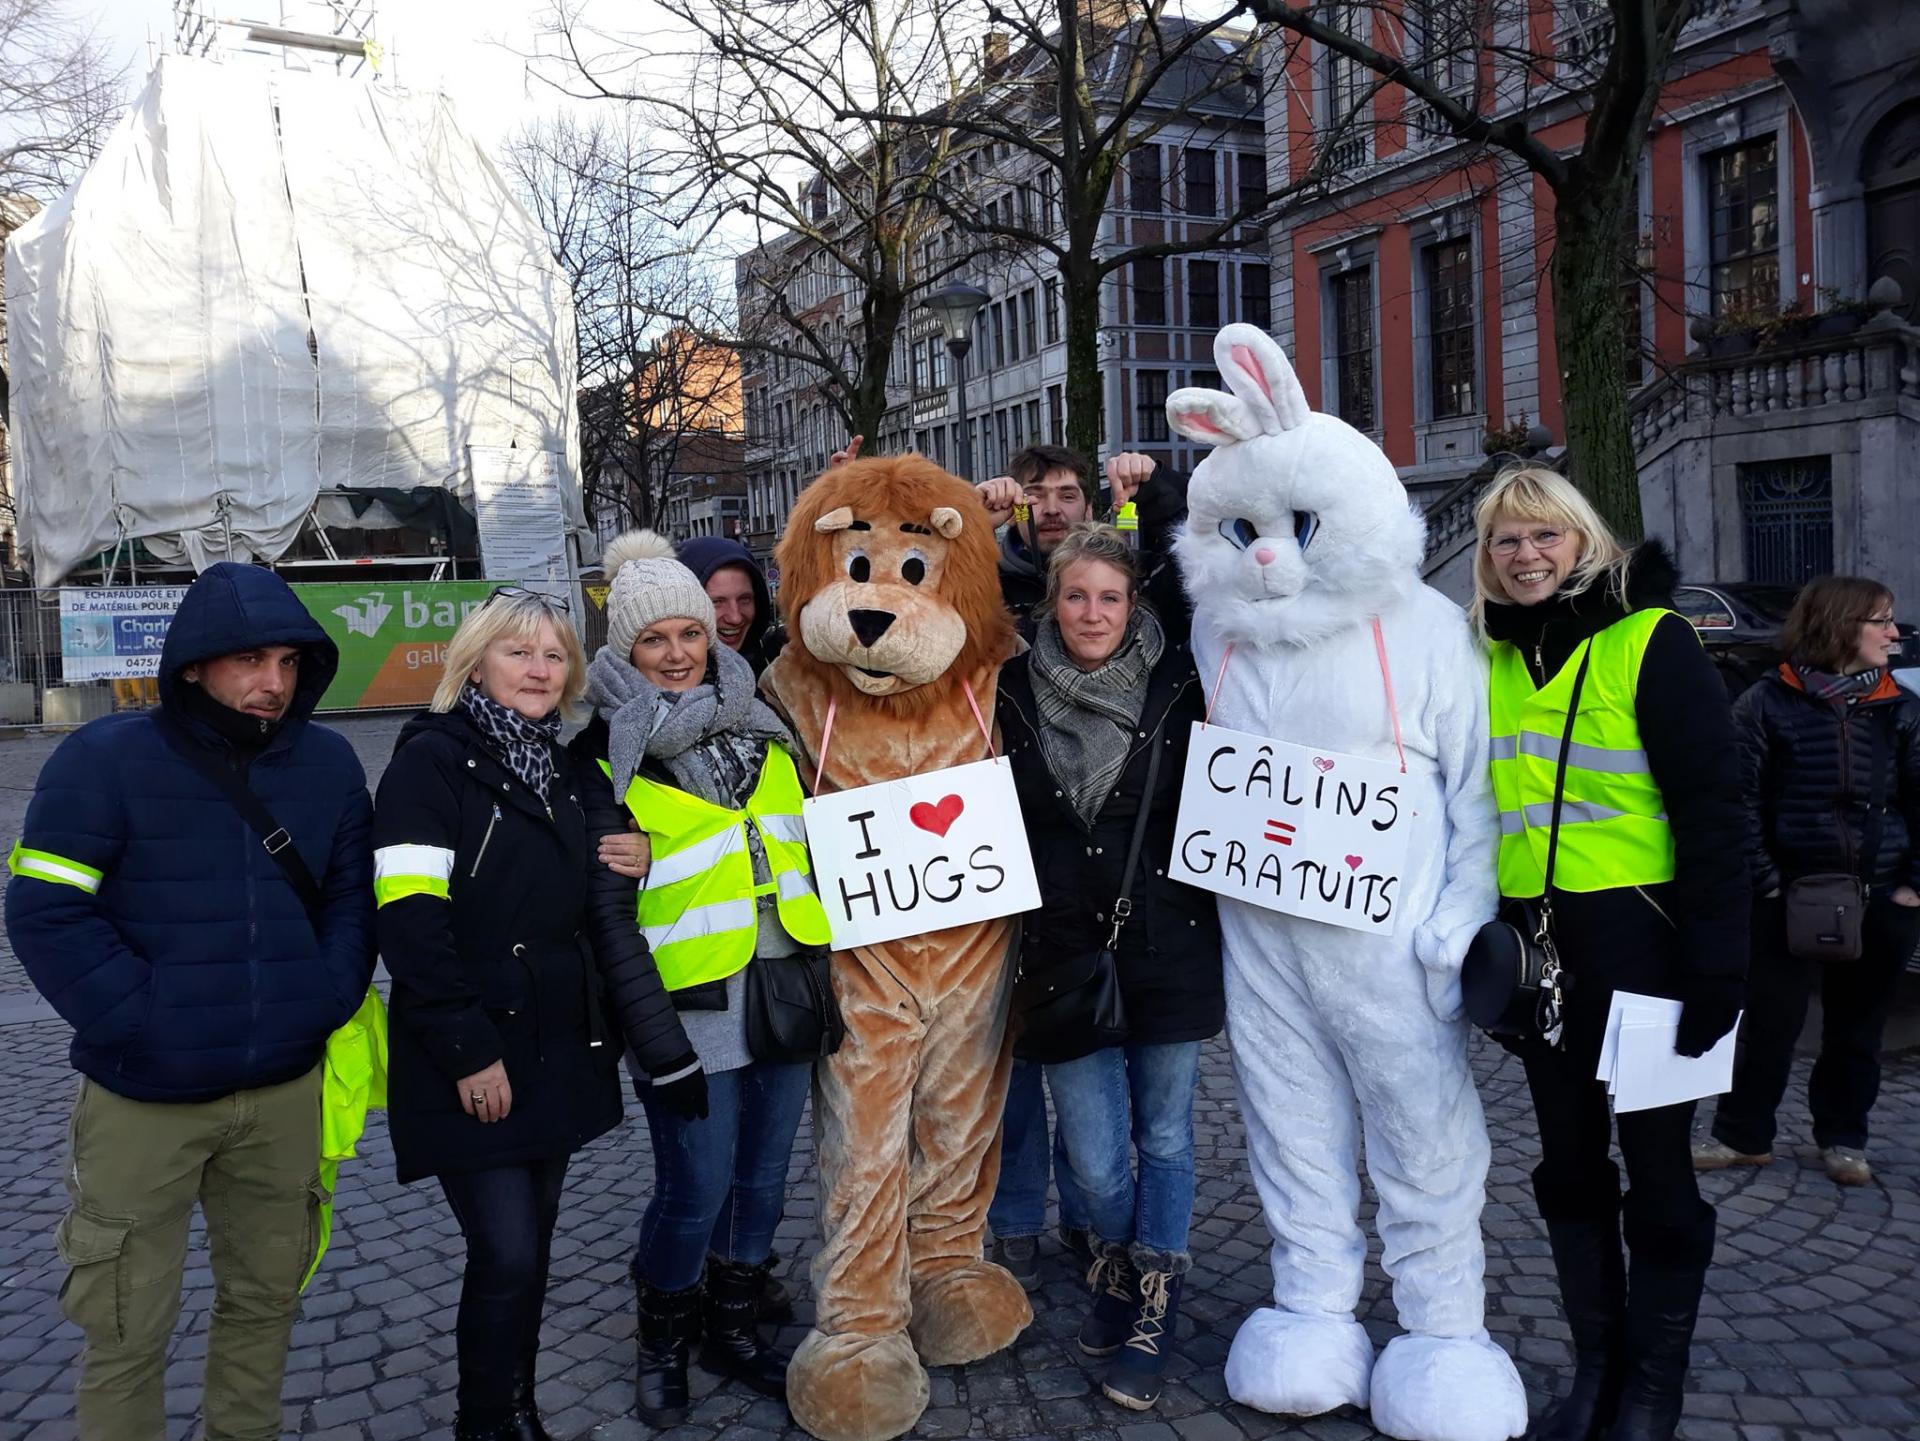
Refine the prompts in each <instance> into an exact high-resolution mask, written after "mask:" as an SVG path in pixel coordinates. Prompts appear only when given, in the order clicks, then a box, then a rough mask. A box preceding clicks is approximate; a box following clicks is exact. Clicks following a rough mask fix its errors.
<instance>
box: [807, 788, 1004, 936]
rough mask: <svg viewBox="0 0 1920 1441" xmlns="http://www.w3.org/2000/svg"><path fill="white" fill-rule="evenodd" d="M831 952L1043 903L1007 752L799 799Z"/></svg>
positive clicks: (966, 922)
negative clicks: (999, 756) (830, 936)
mask: <svg viewBox="0 0 1920 1441" xmlns="http://www.w3.org/2000/svg"><path fill="white" fill-rule="evenodd" d="M803 809H804V811H805V814H806V818H807V850H808V852H809V853H810V854H811V856H812V858H813V879H814V884H815V885H816V886H817V887H819V891H820V903H821V904H822V905H823V906H825V907H826V908H827V923H828V925H829V926H830V927H831V928H832V931H833V946H834V949H835V950H846V949H847V948H848V947H850V946H871V945H876V944H878V943H879V942H881V941H891V940H897V939H899V938H900V937H901V936H917V935H920V934H922V933H923V932H926V931H940V930H945V929H946V928H947V927H949V926H962V925H967V924H969V923H971V922H973V921H987V920H992V919H994V918H995V917H997V916H1010V915H1014V914H1017V913H1018V912H1020V911H1030V910H1032V909H1034V908H1035V907H1036V906H1038V905H1039V904H1040V886H1039V883H1038V882H1037V881H1036V880H1035V879H1034V874H1033V855H1032V853H1031V852H1030V851H1029V850H1028V849H1027V828H1026V825H1025V824H1024V823H1023V822H1022V821H1021V819H1020V799H1019V797H1018V796H1017V795H1015V794H1014V789H1013V769H1012V767H1011V766H1010V765H1009V764H1008V763H1007V762H1006V761H1005V760H991V761H975V762H973V763H972V764H971V765H964V766H954V767H952V768H951V769H948V770H943V771H929V772H928V773H927V774H925V775H922V776H910V777H908V778H907V779H906V780H900V781H886V782H884V783H883V784H880V785H873V786H859V787H857V788H856V789H854V790H850V791H836V792H835V793H834V794H832V795H826V796H816V797H814V798H813V799H812V800H809V801H807V802H806V803H805V805H804V807H803Z"/></svg>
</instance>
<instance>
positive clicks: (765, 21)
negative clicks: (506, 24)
mask: <svg viewBox="0 0 1920 1441" xmlns="http://www.w3.org/2000/svg"><path fill="white" fill-rule="evenodd" d="M658 9H659V11H661V12H664V14H665V16H666V17H668V20H669V21H670V24H669V25H668V27H667V29H668V30H669V31H670V33H669V34H666V35H664V36H663V35H658V34H655V35H650V36H642V35H633V34H614V33H611V32H607V31H603V30H594V29H591V28H590V27H588V26H586V25H585V24H584V23H583V22H582V21H581V20H580V18H579V16H578V14H577V13H575V12H572V11H569V10H568V9H567V8H566V7H565V6H564V5H563V7H562V10H561V12H560V14H559V17H558V19H557V20H556V22H555V32H554V33H555V36H556V37H557V39H558V40H559V42H560V45H561V48H562V51H563V54H564V59H565V64H564V67H563V73H561V74H560V75H558V76H557V77H555V78H556V83H558V84H560V85H561V86H562V87H563V88H566V89H568V90H569V91H570V92H571V93H574V94H576V95H580V94H585V95H594V96H600V97H605V98H609V99H615V100H621V101H627V102H632V103H634V104H636V105H638V106H639V107H640V108H641V110H642V113H643V114H645V115H646V116H647V117H648V119H649V121H650V123H651V124H652V126H653V129H654V132H655V135H656V137H657V138H658V139H659V141H660V142H661V144H662V146H663V149H662V150H661V151H660V152H659V153H660V158H661V160H662V163H663V166H664V168H665V172H666V176H665V178H667V179H668V180H669V181H670V183H668V184H667V185H666V186H665V187H664V188H663V191H662V199H663V204H664V207H665V208H664V210H663V213H664V214H666V215H667V217H668V218H669V219H670V220H671V221H672V222H673V223H675V224H676V225H699V226H702V227H704V228H706V229H709V230H711V231H714V232H716V233H717V235H718V238H720V239H721V240H722V242H723V243H724V241H725V240H726V239H727V238H729V237H744V238H745V242H746V243H747V244H749V245H751V246H753V247H754V248H753V249H752V252H751V254H750V256H749V258H748V261H747V282H748V283H746V284H744V285H743V286H742V287H741V307H742V309H741V313H740V315H739V317H738V325H737V328H736V330H735V331H734V332H733V334H732V336H731V339H733V340H734V342H735V343H737V344H738V345H739V346H741V347H742V348H744V349H750V350H754V351H758V352H761V353H764V354H767V355H770V356H781V357H784V358H785V359H786V360H788V361H791V362H795V363H797V364H799V365H801V366H802V367H805V370H806V373H809V374H813V375H815V376H817V377H818V379H817V382H816V383H817V385H818V388H819V390H820V391H821V393H822V394H823V396H824V398H825V399H826V400H827V401H828V403H829V404H831V405H832V407H833V408H834V409H835V410H837V411H838V412H839V414H840V416H841V417H842V419H843V420H844V421H845V423H846V426H847V428H848V430H849V431H850V432H856V433H860V434H865V435H873V434H875V433H876V432H877V431H878V430H879V429H880V425H881V420H882V417H883V416H884V415H885V413H886V411H887V407H888V382H889V380H890V378H891V376H892V367H893V364H894V360H895V357H896V355H897V354H898V353H899V352H900V350H902V349H903V348H904V347H903V346H901V345H900V344H899V342H900V341H901V340H903V339H904V337H905V335H906V333H907V330H908V328H909V326H910V323H911V312H912V310H913V307H914V305H915V304H916V303H917V301H918V300H919V299H920V298H921V297H922V296H924V295H925V294H926V293H927V292H928V291H930V290H932V289H934V288H936V287H938V286H940V285H942V284H944V283H945V282H946V281H948V280H950V279H952V278H954V276H955V275H956V274H957V273H958V272H959V271H960V270H961V269H962V268H963V267H964V266H965V264H966V263H967V261H968V260H969V259H971V258H972V256H973V254H974V253H975V249H976V247H975V245H974V243H973V242H972V240H971V239H970V238H969V237H967V236H965V235H962V236H960V237H958V239H959V241H960V242H961V243H958V244H956V243H955V239H954V237H953V234H952V227H951V225H950V224H948V223H947V221H946V220H945V218H944V217H943V215H942V213H941V211H940V208H939V206H938V205H937V203H936V201H935V198H934V194H933V192H934V189H935V180H936V177H938V176H940V175H941V174H942V173H943V172H945V171H947V170H949V169H950V168H952V167H954V166H955V164H956V162H957V161H959V160H960V159H961V158H963V156H964V152H965V151H966V149H967V148H968V147H969V146H970V145H972V144H975V143H977V142H975V141H974V140H973V139H972V138H971V137H970V135H969V134H968V132H965V131H962V130H958V129H956V128H954V127H951V126H948V125H945V124H942V123H940V121H939V120H938V119H928V120H923V119H922V118H921V117H937V116H938V115H941V114H945V113H951V112H952V111H953V110H954V108H955V107H956V105H957V104H958V102H959V101H960V100H961V99H962V98H963V97H964V96H965V95H966V94H967V93H968V87H969V85H970V84H971V82H972V78H973V76H974V75H975V73H976V72H977V65H976V63H975V62H974V60H973V58H972V57H971V56H970V55H969V54H967V53H965V52H963V50H962V49H961V48H960V43H961V42H957V41H956V40H955V39H954V38H953V36H954V34H955V32H954V30H953V29H952V28H951V27H950V26H948V25H947V24H945V23H943V22H944V15H943V7H942V5H941V4H940V3H939V0H791V3H787V4H782V5H777V6H768V5H763V4H758V3H754V0H660V4H659V6H658ZM638 76H645V77H648V78H645V79H644V80H643V79H639V78H636V77H638ZM662 77H666V78H662ZM907 114H911V115H913V116H914V117H915V120H914V122H913V123H911V124H908V123H903V122H901V121H899V120H895V119H892V118H889V117H892V116H895V115H907ZM940 229H944V230H946V231H947V232H949V238H948V240H947V242H946V243H945V244H944V245H942V246H940V247H937V248H933V249H929V248H928V247H927V246H926V245H925V244H924V243H923V242H924V241H925V240H926V239H927V238H928V237H929V236H930V235H932V234H933V233H934V232H935V231H936V230H940ZM687 323H688V324H689V325H690V326H692V327H693V328H694V329H695V330H696V332H700V327H699V326H698V325H697V323H696V322H695V321H694V318H693V317H687ZM701 333H704V332H701Z"/></svg>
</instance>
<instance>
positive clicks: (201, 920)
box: [7, 563, 373, 1441]
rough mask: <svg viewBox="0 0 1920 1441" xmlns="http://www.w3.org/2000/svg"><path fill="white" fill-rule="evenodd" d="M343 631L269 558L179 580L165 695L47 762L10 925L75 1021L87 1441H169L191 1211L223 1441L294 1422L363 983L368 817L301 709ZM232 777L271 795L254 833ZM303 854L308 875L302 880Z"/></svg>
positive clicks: (65, 1223)
mask: <svg viewBox="0 0 1920 1441" xmlns="http://www.w3.org/2000/svg"><path fill="white" fill-rule="evenodd" d="M338 665H339V653H338V651H337V649H336V648H335V646H334V644H333V642H332V641H331V640H329V639H328V638H327V635H326V632H324V631H323V630H322V629H321V628H320V627H319V626H318V625H317V624H316V623H315V622H314V621H313V619H312V618H311V617H310V616H309V615H308V614H307V612H306V609H305V608H304V607H303V606H302V605H301V604H300V602H299V601H298V600H297V599H295V598H294V594H293V592H292V591H291V590H290V589H288V587H287V585H286V583H285V582H284V581H282V580H281V579H280V578H279V577H278V576H276V575H274V574H272V573H271V572H270V571H266V570H263V569H259V568H257V567H254V566H247V565H236V564H232V563H223V564H220V565H215V566H212V567H210V568H209V569H208V570H207V571H206V573H205V574H203V575H202V576H201V577H200V578H199V579H198V580H197V581H195V582H194V583H193V585H192V586H191V587H190V588H189V589H188V591H187V594H186V596H185V598H184V599H183V600H182V601H181V603H180V609H179V611H178V613H177V614H176V615H175V617H174V620H173V624H172V626H171V628H170V629H169V631H168V633H167V639H166V644H165V646H164V648H163V649H162V651H161V657H160V707H159V709H158V710H157V711H153V712H145V713H129V714H122V715H113V716H107V717H104V718H102V719H100V720H96V721H93V722H91V723H90V724H88V725H86V726H83V727H82V728H81V729H80V730H78V731H77V732H75V733H74V734H73V735H71V736H69V737H67V739H66V740H65V741H63V742H62V743H61V745H60V748H59V749H58V750H56V751H55V752H54V753H53V756H52V757H51V759H49V760H48V761H47V763H46V765H45V766H44V767H43V768H42V770H41V772H40V778H39V782H38V784H37V785H36V787H35V789H34V794H33V799H32V801H31V803H30V804H29V805H28V808H27V819H26V827H25V832H24V834H23V835H22V837H21V839H20V841H19V843H18V844H17V845H16V846H15V847H14V850H13V853H12V856H11V858H10V868H11V870H12V873H13V880H12V882H11V883H10V884H9V886H8V888H7V932H8V936H9V938H10V939H11V941H12V943H13V947H14V949H15V951H16V952H17V953H18V955H19V957H20V960H21V962H22V964H23V965H24V966H25V967H26V971H27V974H28V976H29V977H30V978H31V979H32V981H33V983H34V985H35V986H36V987H38V988H39V991H40V993H41V994H42V995H43V996H45V997H46V998H47V1000H48V1001H49V1002H50V1003H51V1004H52V1006H53V1008H54V1009H55V1010H56V1011H58V1012H59V1013H60V1015H61V1016H62V1017H63V1018H64V1019H65V1020H66V1021H67V1022H68V1023H69V1024H70V1025H72V1027H73V1044H72V1048H71V1052H70V1054H71V1058H72V1063H73V1066H74V1069H75V1070H77V1071H79V1072H80V1074H81V1082H80V1093H79V1096H78V1099H77V1100H76V1101H75V1102H74V1111H73V1121H72V1126H71V1131H70V1136H71V1144H72V1151H71V1154H70V1155H69V1157H68V1160H67V1167H66V1183H67V1191H68V1194H69V1196H70V1197H71V1201H72V1205H71V1207H70V1209H69V1210H68V1211H67V1214H66V1216H65V1218H64V1219H63V1220H62V1221H61V1223H60V1229H59V1233H58V1237H57V1242H58V1246H59V1250H60V1255H61V1257H62V1259H63V1260H65V1261H66V1262H67V1265H68V1267H69V1272H68V1276H67V1280H66V1284H65V1285H64V1286H63V1287H62V1288H61V1292H60V1303H61V1309H62V1310H63V1311H64V1312H65V1313H66V1315H67V1317H68V1319H70V1320H72V1321H73V1322H74V1323H75V1324H76V1325H78V1326H79V1327H80V1329H81V1330H82V1332H84V1333H85V1337H86V1351H85V1354H84V1356H83V1359H82V1363H81V1375H80V1384H79V1392H78V1412H79V1422H80V1435H81V1437H82V1438H83V1441H160V1438H162V1437H163V1436H164V1435H165V1434H166V1422H165V1415H164V1408H163V1400H164V1372H165V1366H166V1351H167V1343H168V1341H169V1339H170V1338H171V1336H172V1333H173V1328H174V1323H175V1321H176V1320H177V1318H178V1316H179V1312H180V1286H181V1277H182V1272H183V1270H184V1267H185V1264H186V1256H187V1230H188V1223H189V1221H190V1219H191V1217H192V1213H193V1208H194V1204H195V1203H196V1202H198V1203H199V1204H200V1206H201V1209H202V1211H203V1212H204V1214H205V1216H206V1223H207V1233H208V1242H209V1250H210V1252H211V1262H212V1269H213V1279H214V1304H213V1319H212V1323H211V1326H210V1329H209V1334H208V1338H207V1373H206V1395H205V1402H204V1406H203V1413H204V1416H205V1419H206V1435H207V1437H208V1438H209V1441H269V1438H276V1437H278V1436H279V1435H280V1423H281V1410H280V1384H281V1379H282V1376H283V1373H284V1371H285V1369H286V1358H287V1344H288V1339H289V1336H290V1334H291V1331H292V1328H293V1322H294V1317H295V1315H296V1313H297V1311H298V1308H299V1297H300V1285H301V1282H302V1280H303V1279H304V1278H305V1276H306V1273H307V1270H308V1266H309V1264H310V1262H311V1261H312V1260H313V1257H314V1254H315V1252H316V1249H317V1246H318V1242H319V1227H320V1209H321V1207H322V1206H323V1205H324V1204H325V1203H326V1202H327V1201H328V1200H329V1197H328V1194H327V1190H326V1188H325V1186H324V1185H323V1184H322V1183H321V1180H320V1087H321V1056H322V1052H323V1051H324V1049H325V1046H326V1042H327V1037H328V1035H329V1034H330V1033H331V1032H332V1031H334V1030H335V1029H336V1028H338V1027H339V1026H341V1025H343V1024H345V1022H346V1021H347V1020H348V1019H349V1018H350V1017H352V1016H353V1014H354V1013H355V1011H356V1010H357V1009H358V1008H359V1006H360V1003H361V1001H362V999H363V998H364V996H365V994H366V990H367V984H368V982H369V980H370V979H371V977H372V974H373V857H372V851H371V848H370V831H371V823H372V805H371V803H370V801H369V800H368V798H367V788H366V777H365V775H364V773H363V772H362V770H361V767H360V762H359V760H358V759H357V758H356V757H355V755H354V753H353V750H352V748H351V747H350V746H349V745H348V744H347V742H346V741H345V740H344V739H343V738H342V737H340V736H339V735H338V734H336V733H335V732H333V731H330V730H327V729H325V728H323V727H321V726H317V725H314V724H312V723H311V722H310V721H309V719H308V717H309V716H310V715H311V713H312V711H313V708H314V706H315V704H316V703H317V702H318V701H319V699H320V696H321V693H322V692H323V691H325V690H326V688H327V684H328V682H329V681H331V680H332V679H333V675H334V671H335V670H336V669H337V668H338ZM220 768H225V769H226V771H227V774H228V776H229V777H230V778H237V779H238V780H239V781H240V783H241V784H243V785H244V786H245V787H246V789H247V790H248V791H250V792H251V793H252V795H253V796H254V797H255V798H256V799H257V800H258V801H259V802H260V803H261V804H262V805H263V806H264V807H265V809H266V811H267V812H268V813H269V815H270V816H271V817H272V819H273V821H274V822H276V823H277V826H278V828H279V829H278V830H277V831H273V832H269V833H268V835H267V836H266V837H265V838H263V837H262V836H261V835H260V834H259V832H258V831H257V830H256V829H255V828H254V827H253V826H252V825H251V824H250V823H249V822H248V821H247V820H246V819H243V817H242V814H241V812H240V809H239V808H238V806H237V805H236V804H235V801H234V800H233V799H231V798H230V797H229V794H228V791H227V789H226V787H225V785H224V784H223V782H222V781H220V780H219V779H217V778H216V777H217V775H218V773H219V769H220ZM287 846H291V847H292V848H294V850H295V851H296V852H297V853H298V855H299V858H300V860H301V862H302V863H304V865H305V867H306V870H307V872H308V873H309V875H310V877H311V879H312V881H313V882H314V883H315V884H316V885H317V888H318V891H319V895H318V897H317V904H316V905H314V906H313V908H312V909H311V910H310V909H309V908H308V905H307V904H306V902H304V901H303V899H302V896H301V894H300V893H299V891H298V890H297V889H296V886H295V884H294V883H293V882H292V881H291V880H290V879H289V876H288V869H289V868H288V867H287V866H286V865H285V862H286V859H287V858H286V857H277V856H276V854H275V853H276V852H277V851H279V850H281V849H282V848H283V847H287Z"/></svg>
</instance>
